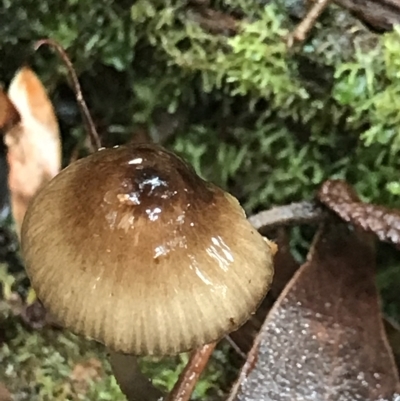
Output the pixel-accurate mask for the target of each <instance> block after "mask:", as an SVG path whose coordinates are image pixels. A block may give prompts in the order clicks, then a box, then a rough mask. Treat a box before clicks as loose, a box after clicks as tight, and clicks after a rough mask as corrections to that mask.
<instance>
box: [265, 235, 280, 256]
mask: <svg viewBox="0 0 400 401" xmlns="http://www.w3.org/2000/svg"><path fill="white" fill-rule="evenodd" d="M263 238H264V241H265V242H266V243H267V244H268V246H269V248H270V249H271V252H272V256H275V255H276V253H277V252H278V245H276V244H275V242H272V241H270V240H269V239H268V238H266V237H263Z"/></svg>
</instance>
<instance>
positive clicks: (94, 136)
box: [34, 39, 101, 152]
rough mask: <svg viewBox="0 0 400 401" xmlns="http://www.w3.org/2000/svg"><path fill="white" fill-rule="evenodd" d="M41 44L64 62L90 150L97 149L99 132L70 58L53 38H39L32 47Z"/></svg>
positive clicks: (99, 143)
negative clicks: (57, 54)
mask: <svg viewBox="0 0 400 401" xmlns="http://www.w3.org/2000/svg"><path fill="white" fill-rule="evenodd" d="M43 45H48V46H50V47H53V48H54V49H55V50H56V51H57V52H58V53H59V55H60V56H61V58H62V60H63V61H64V63H65V64H66V66H67V69H68V72H69V74H70V77H71V80H72V84H73V88H74V91H75V95H76V100H77V102H78V104H79V106H80V108H81V111H82V114H83V117H84V121H85V123H86V126H87V132H88V134H89V137H90V142H91V146H92V149H91V151H92V152H94V151H96V150H97V149H99V148H100V147H101V142H100V137H99V134H98V132H97V130H96V127H95V125H94V122H93V120H92V117H91V115H90V112H89V109H88V107H87V105H86V102H85V99H84V98H83V94H82V89H81V86H80V84H79V80H78V77H77V75H76V72H75V69H74V66H73V65H72V62H71V60H70V59H69V57H68V55H67V53H66V52H65V50H64V49H63V48H62V46H61V45H60V44H59V43H57V42H56V41H55V40H52V39H41V40H39V41H37V42H36V43H35V45H34V49H35V50H38V49H39V48H40V47H41V46H43Z"/></svg>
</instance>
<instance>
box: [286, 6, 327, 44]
mask: <svg viewBox="0 0 400 401" xmlns="http://www.w3.org/2000/svg"><path fill="white" fill-rule="evenodd" d="M330 1H331V0H315V3H314V4H313V5H312V7H311V8H310V10H308V12H307V15H306V16H305V17H304V18H303V20H302V21H301V22H300V24H299V25H297V27H296V29H295V30H294V31H293V32H292V33H291V34H290V36H289V38H288V40H287V45H288V47H292V46H293V44H294V42H304V40H305V39H306V37H307V35H308V33H309V32H310V31H311V29H312V28H313V26H314V25H315V23H316V21H317V19H318V18H319V17H320V15H321V14H322V13H323V12H324V10H325V8H326V7H328V5H329V3H330Z"/></svg>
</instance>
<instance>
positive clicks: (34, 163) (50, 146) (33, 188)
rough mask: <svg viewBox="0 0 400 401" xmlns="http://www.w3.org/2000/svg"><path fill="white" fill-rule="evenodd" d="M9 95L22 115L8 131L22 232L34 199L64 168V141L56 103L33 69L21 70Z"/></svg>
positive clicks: (17, 218)
mask: <svg viewBox="0 0 400 401" xmlns="http://www.w3.org/2000/svg"><path fill="white" fill-rule="evenodd" d="M8 97H9V100H10V101H11V103H12V104H13V105H14V107H15V109H16V110H17V111H18V113H19V115H20V118H21V121H20V122H19V123H18V124H16V125H14V126H13V127H12V128H10V129H8V130H7V131H6V132H5V143H6V145H7V147H8V155H7V159H8V164H9V168H10V172H9V178H8V184H9V189H10V196H11V209H12V213H13V216H14V220H15V223H16V226H17V232H18V233H19V230H20V227H21V224H22V220H23V218H24V215H25V211H26V208H27V206H28V204H29V202H30V200H31V199H32V197H33V196H34V195H35V193H36V192H37V191H38V189H39V188H40V187H41V186H42V185H43V184H44V183H46V182H47V181H49V180H50V179H51V178H53V177H54V176H55V175H56V174H58V172H59V170H60V167H61V141H60V133H59V127H58V123H57V119H56V116H55V113H54V109H53V106H52V104H51V102H50V99H49V97H48V95H47V93H46V90H45V88H44V87H43V85H42V83H41V82H40V80H39V79H38V77H37V76H36V75H35V73H34V72H33V71H32V70H30V69H29V68H27V67H24V68H22V69H21V70H20V71H18V72H17V74H16V75H15V77H14V78H13V80H12V82H11V84H10V87H9V90H8ZM3 102H4V96H3Z"/></svg>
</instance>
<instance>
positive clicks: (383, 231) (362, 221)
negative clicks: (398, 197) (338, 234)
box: [317, 180, 400, 245]
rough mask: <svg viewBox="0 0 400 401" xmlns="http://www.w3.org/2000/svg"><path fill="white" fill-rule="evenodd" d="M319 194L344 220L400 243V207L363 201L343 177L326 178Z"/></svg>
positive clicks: (393, 242) (380, 237)
mask: <svg viewBox="0 0 400 401" xmlns="http://www.w3.org/2000/svg"><path fill="white" fill-rule="evenodd" d="M317 196H318V199H319V200H320V201H321V202H322V203H323V204H324V205H325V206H327V207H328V208H329V209H331V210H332V211H334V212H335V213H336V214H337V215H338V216H340V217H341V218H342V219H343V220H344V221H347V222H349V223H351V224H354V225H355V226H358V227H361V228H362V229H363V230H365V231H367V232H371V233H374V234H375V235H376V236H377V237H378V238H379V239H380V240H381V241H385V242H391V243H392V244H395V245H400V210H397V209H389V208H386V207H384V206H379V205H374V204H367V203H362V202H360V200H359V198H358V196H357V194H356V193H355V191H354V189H353V188H351V187H350V185H349V184H348V183H346V182H345V181H342V180H328V181H325V182H324V183H323V184H322V186H321V188H320V190H319V192H318V195H317Z"/></svg>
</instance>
